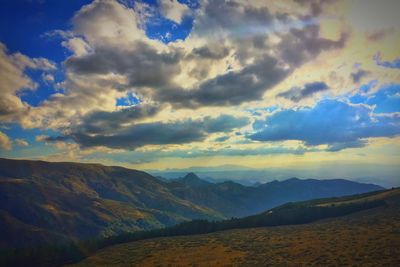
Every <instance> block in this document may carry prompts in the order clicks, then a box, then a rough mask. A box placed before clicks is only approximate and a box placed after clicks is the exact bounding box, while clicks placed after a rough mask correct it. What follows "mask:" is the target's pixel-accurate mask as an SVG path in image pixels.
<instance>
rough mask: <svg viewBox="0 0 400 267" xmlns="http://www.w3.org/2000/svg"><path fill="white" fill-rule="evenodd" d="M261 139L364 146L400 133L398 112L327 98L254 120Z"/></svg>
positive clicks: (337, 146) (256, 136)
mask: <svg viewBox="0 0 400 267" xmlns="http://www.w3.org/2000/svg"><path fill="white" fill-rule="evenodd" d="M254 127H255V133H253V134H249V135H248V137H249V138H250V139H252V140H257V141H283V140H299V141H303V142H304V143H305V144H306V145H311V146H315V145H322V144H326V145H328V146H329V148H328V150H330V151H337V150H340V149H343V148H346V147H360V146H362V144H365V143H364V142H363V139H366V138H371V137H393V136H396V135H399V134H400V117H399V115H398V114H390V115H378V114H374V113H373V109H372V108H371V107H369V106H366V105H362V104H358V105H354V104H349V103H346V102H342V101H339V100H324V101H321V102H319V103H318V104H317V105H316V106H315V107H313V108H301V109H287V110H282V111H278V112H276V113H274V114H273V115H271V116H270V117H268V118H266V119H265V120H264V121H258V122H257V123H256V124H254Z"/></svg>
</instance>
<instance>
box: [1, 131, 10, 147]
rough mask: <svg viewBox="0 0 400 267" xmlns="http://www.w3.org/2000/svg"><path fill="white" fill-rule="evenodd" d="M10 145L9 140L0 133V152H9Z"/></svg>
mask: <svg viewBox="0 0 400 267" xmlns="http://www.w3.org/2000/svg"><path fill="white" fill-rule="evenodd" d="M11 148H12V143H11V140H10V138H9V137H8V136H7V135H6V134H5V133H3V132H1V131H0V149H1V150H11Z"/></svg>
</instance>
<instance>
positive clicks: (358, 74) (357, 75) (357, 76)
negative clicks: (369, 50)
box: [350, 69, 369, 83]
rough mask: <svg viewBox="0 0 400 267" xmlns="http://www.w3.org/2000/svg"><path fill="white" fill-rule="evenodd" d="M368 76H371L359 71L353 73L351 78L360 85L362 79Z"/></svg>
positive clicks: (366, 72)
mask: <svg viewBox="0 0 400 267" xmlns="http://www.w3.org/2000/svg"><path fill="white" fill-rule="evenodd" d="M368 74H369V72H368V71H365V70H362V69H359V70H358V71H356V72H353V73H351V74H350V76H351V78H352V79H353V82H355V83H358V82H360V81H361V79H362V78H364V77H365V76H367V75H368Z"/></svg>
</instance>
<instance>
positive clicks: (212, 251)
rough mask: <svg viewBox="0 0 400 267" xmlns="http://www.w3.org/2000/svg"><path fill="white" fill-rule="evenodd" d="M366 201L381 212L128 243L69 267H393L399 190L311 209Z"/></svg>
mask: <svg viewBox="0 0 400 267" xmlns="http://www.w3.org/2000/svg"><path fill="white" fill-rule="evenodd" d="M371 200H384V201H385V202H386V204H387V206H383V207H378V208H374V209H370V210H365V211H361V212H357V213H354V214H351V215H348V216H344V217H339V218H334V219H327V220H322V221H319V222H315V223H310V224H304V225H296V226H279V227H265V228H251V229H241V230H229V231H222V232H217V233H212V234H205V235H195V236H181V237H169V238H156V239H150V240H143V241H137V242H131V243H127V244H121V245H116V246H112V247H109V248H105V249H102V250H100V251H99V252H97V253H96V254H94V255H92V256H90V257H89V258H87V259H86V260H84V261H82V262H81V263H79V264H77V265H75V266H192V265H196V266H267V265H274V266H276V265H278V266H313V265H314V266H330V265H355V266H399V264H400V230H399V229H400V189H395V190H391V191H384V192H380V193H375V194H364V195H361V196H358V197H347V198H344V199H340V198H337V199H328V200H316V201H313V202H312V203H313V204H315V205H324V204H326V205H331V204H332V203H333V202H334V203H335V205H340V204H343V201H347V202H359V201H371ZM309 203H311V202H309ZM339 203H340V204H339Z"/></svg>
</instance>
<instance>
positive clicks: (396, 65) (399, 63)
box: [374, 53, 400, 69]
mask: <svg viewBox="0 0 400 267" xmlns="http://www.w3.org/2000/svg"><path fill="white" fill-rule="evenodd" d="M374 60H375V63H376V64H377V65H378V66H381V67H385V68H391V69H400V58H397V59H395V60H393V61H382V59H381V54H380V53H377V54H375V56H374Z"/></svg>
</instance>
